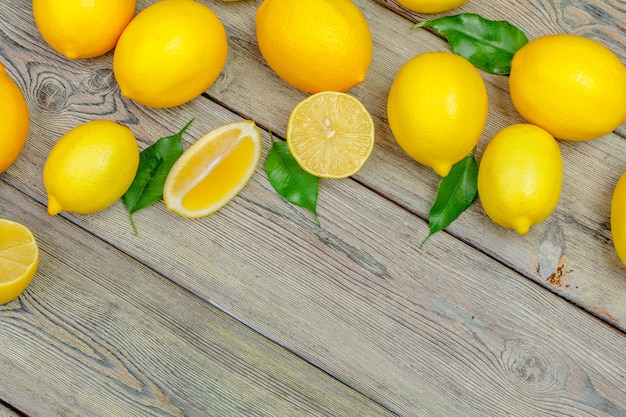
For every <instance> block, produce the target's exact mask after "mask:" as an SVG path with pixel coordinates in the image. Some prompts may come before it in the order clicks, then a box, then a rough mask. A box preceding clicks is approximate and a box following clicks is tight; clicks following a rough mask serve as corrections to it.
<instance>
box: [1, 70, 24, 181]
mask: <svg viewBox="0 0 626 417" xmlns="http://www.w3.org/2000/svg"><path fill="white" fill-rule="evenodd" d="M0 113H1V114H2V123H1V124H0V173H2V172H4V171H5V170H6V169H7V168H8V167H9V166H10V165H11V164H13V162H15V160H16V159H17V157H18V156H19V154H20V152H22V149H23V148H24V144H25V143H26V137H27V136H28V106H27V105H26V100H25V99H24V95H23V94H22V91H21V90H20V88H19V87H18V86H17V84H15V82H14V81H13V80H12V79H11V77H9V75H8V74H7V73H6V71H5V69H4V66H3V65H2V64H0Z"/></svg>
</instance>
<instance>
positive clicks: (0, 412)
mask: <svg viewBox="0 0 626 417" xmlns="http://www.w3.org/2000/svg"><path fill="white" fill-rule="evenodd" d="M0 416H2V417H20V414H18V413H17V412H15V411H14V410H13V409H11V408H8V407H7V406H5V405H4V404H2V403H1V402H0Z"/></svg>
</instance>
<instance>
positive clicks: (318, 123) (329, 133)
mask: <svg viewBox="0 0 626 417" xmlns="http://www.w3.org/2000/svg"><path fill="white" fill-rule="evenodd" d="M374 136H375V131H374V122H373V121H372V117H371V116H370V114H369V112H368V111H367V109H366V108H365V106H364V105H363V103H361V102H360V101H359V100H358V99H357V98H356V97H354V96H352V95H350V94H346V93H341V92H333V91H323V92H321V93H316V94H313V95H311V96H309V97H307V98H306V99H304V100H302V101H301V102H300V103H298V104H297V105H296V107H294V109H293V110H292V112H291V116H290V117H289V123H288V125H287V146H288V147H289V151H290V152H291V154H292V155H293V157H294V159H295V160H296V161H297V162H298V164H299V165H300V166H301V167H302V169H304V170H305V171H307V172H308V173H310V174H313V175H315V176H317V177H325V178H345V177H349V176H350V175H353V174H355V173H356V172H357V171H358V170H359V169H361V167H362V166H363V164H365V161H367V159H368V158H369V156H370V154H371V153H372V149H373V148H374Z"/></svg>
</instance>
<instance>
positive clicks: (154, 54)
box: [0, 0, 626, 303]
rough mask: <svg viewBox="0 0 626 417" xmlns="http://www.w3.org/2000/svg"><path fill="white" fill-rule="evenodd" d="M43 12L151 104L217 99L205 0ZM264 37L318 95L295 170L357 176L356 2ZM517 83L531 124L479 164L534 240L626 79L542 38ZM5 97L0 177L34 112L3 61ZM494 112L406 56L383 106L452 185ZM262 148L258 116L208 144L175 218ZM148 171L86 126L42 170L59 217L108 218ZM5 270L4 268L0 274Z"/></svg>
mask: <svg viewBox="0 0 626 417" xmlns="http://www.w3.org/2000/svg"><path fill="white" fill-rule="evenodd" d="M227 1H230V0H227ZM466 1H467V0H445V1H435V0H399V3H400V4H401V5H402V6H404V7H406V8H407V9H410V10H413V11H416V12H421V13H438V12H443V11H447V10H450V9H452V8H454V7H457V6H459V5H461V4H463V3H465V2H466ZM32 5H33V14H34V18H35V22H36V24H37V27H38V29H39V31H40V33H41V36H42V37H43V39H44V40H45V41H46V42H47V43H48V44H49V45H50V46H51V47H52V48H53V49H54V50H56V51H57V52H58V53H60V54H62V55H64V56H65V57H67V58H68V59H86V58H92V57H97V56H100V55H103V54H105V53H108V52H110V51H112V50H114V52H113V73H114V76H115V79H116V81H117V83H118V85H119V88H120V91H121V94H122V95H123V96H125V97H127V98H129V99H131V100H133V101H135V102H137V103H139V104H141V105H145V106H149V107H154V108H168V107H174V106H180V105H183V104H185V103H187V102H189V101H190V100H192V99H194V98H196V97H198V96H199V95H200V94H202V93H203V92H204V91H206V90H207V89H208V88H209V87H210V86H211V85H212V84H213V83H214V82H215V81H216V80H217V78H218V76H219V75H220V73H221V72H222V70H223V69H224V66H225V64H226V60H227V56H228V41H227V35H226V31H225V29H224V26H223V24H222V23H221V21H220V20H219V18H218V17H217V15H216V14H215V13H214V12H213V11H212V10H211V9H210V8H209V7H207V6H205V5H203V4H201V3H199V2H197V1H194V0H161V1H157V2H156V3H154V4H152V5H150V6H148V7H146V8H145V9H143V10H142V11H140V12H139V13H138V14H136V15H135V8H136V2H135V0H95V1H90V2H85V1H77V0H33V2H32ZM256 37H257V42H258V46H259V50H260V52H261V55H262V57H263V58H264V60H265V62H266V63H267V64H268V66H269V67H270V68H271V69H272V70H273V71H274V72H275V73H276V74H277V75H278V76H279V77H280V78H282V79H283V80H284V81H285V82H286V83H288V84H289V85H291V86H292V87H294V88H296V89H299V90H301V91H303V92H306V93H310V95H309V96H308V97H307V98H306V99H304V100H303V101H302V102H300V103H299V104H298V105H296V106H295V107H294V109H293V110H292V112H291V115H290V117H289V121H288V128H287V134H286V140H287V144H288V147H289V150H290V153H291V154H292V156H293V157H294V159H295V160H296V162H297V163H298V164H299V165H300V166H301V167H302V169H304V170H305V171H307V172H308V173H310V174H312V175H315V176H318V177H328V178H344V177H347V176H351V175H354V174H356V173H357V172H358V171H359V170H360V169H361V167H363V165H364V164H365V162H366V161H367V159H368V158H369V156H370V154H371V152H372V149H373V146H374V137H375V126H374V123H373V120H372V117H371V115H370V114H369V112H368V111H367V109H366V108H365V106H364V105H363V104H362V103H361V102H360V101H359V100H358V99H357V98H356V97H354V96H352V95H350V94H348V93H346V91H348V90H350V89H351V88H353V87H354V86H356V85H358V84H359V83H362V82H363V81H364V80H365V77H366V73H367V71H368V68H369V66H370V64H371V61H372V51H373V41H372V36H371V33H370V29H369V26H368V23H367V21H366V19H365V17H364V16H363V15H362V13H361V11H360V10H359V9H358V8H357V7H356V6H355V5H354V4H353V3H352V2H351V1H350V0H298V1H294V0H264V1H263V2H262V3H261V4H260V6H259V7H258V10H257V13H256ZM509 86H510V95H511V99H512V102H513V105H514V107H515V108H516V109H517V111H518V112H519V114H520V115H521V116H522V117H523V118H524V119H525V120H526V122H527V123H523V124H516V125H512V126H508V127H506V128H504V129H502V130H501V131H500V132H498V133H497V134H496V135H495V137H493V138H492V139H491V140H490V141H489V143H488V144H487V146H486V148H485V151H484V153H483V155H482V158H481V161H480V166H479V173H478V194H479V197H480V200H481V203H482V206H483V208H484V210H485V212H486V214H487V215H488V216H489V217H490V218H491V219H492V220H493V221H494V222H495V223H497V224H499V225H501V226H504V227H508V228H512V229H514V230H516V231H517V232H519V233H520V234H525V233H527V232H528V230H529V229H530V228H531V227H532V226H533V225H535V224H537V223H539V222H541V221H543V220H544V219H545V218H547V217H548V216H549V215H550V213H551V212H552V211H553V210H554V208H555V207H556V205H557V202H558V200H559V195H560V192H561V182H562V178H561V177H562V161H561V154H560V150H559V146H558V142H557V139H561V140H590V139H594V138H598V137H601V136H603V135H606V134H607V133H609V132H611V131H613V130H614V129H615V128H616V127H617V126H619V125H620V124H621V123H623V122H624V120H626V68H624V65H623V64H622V63H621V62H620V60H619V59H618V58H617V57H616V56H615V55H614V54H613V53H612V52H611V51H610V50H608V49H607V48H605V47H603V46H601V45H600V44H598V43H596V42H593V41H591V40H588V39H585V38H583V37H579V36H574V35H564V34H563V35H550V36H543V37H541V38H538V39H535V40H533V41H531V42H528V43H527V44H526V45H525V46H523V47H522V48H521V49H520V50H519V51H518V52H517V53H516V54H515V56H514V58H513V60H512V62H511V74H510V77H509ZM0 99H1V100H0V106H1V107H0V108H1V109H2V110H3V115H4V116H3V117H4V118H5V119H6V120H9V122H7V123H4V124H3V126H2V129H3V130H2V131H1V132H0V134H2V136H3V137H5V138H8V139H6V140H5V141H6V142H7V145H6V146H4V147H3V149H2V151H1V152H0V172H2V171H4V170H5V169H7V168H8V167H9V166H10V165H11V164H12V163H13V162H14V161H15V159H16V158H17V156H18V155H19V153H20V152H21V150H22V148H23V146H24V143H25V141H26V137H27V134H28V109H27V107H26V102H25V100H24V97H23V95H22V93H21V92H20V90H19V88H18V87H17V85H16V84H15V83H14V82H13V80H11V79H10V78H9V77H8V76H7V74H6V72H5V71H4V68H3V67H2V66H0ZM488 108H489V98H488V95H487V90H486V88H485V84H484V82H483V79H482V77H481V75H480V73H479V72H478V70H477V69H476V68H475V67H474V65H472V64H471V63H470V62H469V61H467V60H466V59H465V58H462V57H460V56H458V55H455V54H453V53H451V52H426V53H422V54H420V55H417V56H415V57H413V58H412V59H410V60H409V61H408V62H406V63H405V64H404V65H403V66H402V68H401V69H400V71H399V72H398V73H397V74H396V76H395V78H394V80H393V82H392V85H391V87H390V90H389V94H388V97H387V116H388V121H389V127H390V129H391V132H392V134H393V136H394V138H395V140H396V141H397V143H398V145H399V146H400V147H401V148H402V149H403V150H404V151H405V152H406V153H407V154H408V155H410V156H411V157H412V158H413V159H415V160H416V161H417V162H419V163H421V164H424V165H426V166H428V167H430V168H432V169H433V170H434V171H435V172H436V173H437V174H439V175H440V176H442V177H444V176H446V175H447V174H448V173H449V172H450V169H451V167H452V166H453V165H454V164H455V163H457V162H458V161H460V160H461V159H462V158H464V157H465V156H467V155H468V154H469V153H471V152H472V150H473V149H475V148H476V145H477V143H478V141H479V139H480V137H481V136H482V134H483V131H484V128H485V126H486V123H487V118H488ZM260 153H261V134H260V132H259V130H258V128H257V127H256V126H255V124H254V122H252V121H242V122H238V123H231V124H229V125H226V126H222V127H220V128H217V129H215V130H214V131H212V132H209V133H207V134H206V135H204V136H203V137H201V138H200V139H198V140H197V141H196V143H194V144H193V145H192V146H191V147H190V148H188V149H187V150H186V151H185V153H184V154H183V156H181V157H180V158H179V160H178V161H177V162H176V164H175V165H174V166H173V168H172V169H171V171H170V172H169V175H168V178H167V181H166V182H165V186H164V193H163V198H164V200H165V203H166V207H167V208H168V209H170V210H171V211H173V212H176V213H178V214H180V215H182V216H185V217H201V216H205V215H207V214H210V213H213V212H215V211H216V210H218V209H219V208H221V207H223V206H224V205H225V204H227V203H228V201H230V200H231V199H232V198H233V197H234V196H235V195H236V194H237V193H238V192H239V191H240V190H241V189H242V188H243V186H244V185H245V184H246V183H247V182H248V180H249V179H250V177H251V176H252V175H253V173H254V171H255V169H256V167H257V164H258V161H259V157H260ZM139 163H140V152H139V148H138V144H137V141H136V139H135V136H134V135H133V133H132V131H131V130H130V129H129V128H128V127H126V126H123V125H121V124H119V123H116V122H113V121H108V120H95V121H90V122H86V123H83V124H82V125H79V126H76V127H75V128H73V129H71V130H70V131H69V132H67V133H66V134H65V135H64V136H63V137H62V138H61V139H60V140H59V141H58V142H57V143H56V144H55V146H54V147H53V149H52V150H51V152H50V154H49V155H48V158H47V159H46V162H45V165H44V169H43V178H44V185H45V187H46V191H47V193H48V213H49V214H50V215H54V214H57V213H59V212H60V211H62V210H67V211H72V212H76V213H93V212H95V211H99V210H103V209H104V208H106V207H108V206H110V205H111V204H113V203H114V202H115V201H117V200H119V199H120V197H121V196H122V195H123V194H124V193H125V192H126V190H127V189H128V188H129V186H130V184H131V183H132V181H133V179H134V177H135V175H136V173H137V169H138V166H139ZM217 177H219V178H217ZM224 178H228V179H229V181H227V182H224V181H223V179H224ZM216 184H217V185H216ZM625 196H626V179H623V180H621V181H620V183H619V184H618V186H617V187H616V190H615V197H614V200H613V207H612V211H613V215H612V222H613V223H612V227H613V233H614V241H615V246H616V248H617V251H618V254H619V255H620V257H621V258H622V260H623V261H624V262H625V263H626V197H625ZM3 228H4V229H6V230H9V231H11V230H18V229H19V230H21V229H20V228H19V227H18V226H16V225H15V224H13V223H12V222H0V251H2V240H3V239H4V237H3V236H6V233H4V235H3V234H2V233H3ZM7 233H8V232H7ZM11 233H12V232H11ZM20 236H22V237H23V239H22V242H23V244H20V246H19V247H23V248H25V249H24V252H29V254H28V255H24V256H23V260H22V262H21V263H20V265H21V266H20V267H19V268H17V269H15V271H16V272H13V273H12V274H13V275H11V276H13V277H14V279H10V280H9V281H8V282H9V283H11V282H16V283H20V285H15V286H14V287H13V288H15V289H16V290H15V291H14V292H13V293H12V294H14V295H15V297H16V296H17V294H19V292H21V290H23V287H22V284H24V283H26V284H25V285H27V283H28V282H29V281H30V278H31V277H32V274H34V269H36V267H37V263H38V260H39V252H38V249H37V245H36V243H35V240H34V237H32V234H29V232H25V231H23V230H21V231H20ZM16 247H17V246H16ZM33 248H34V249H33ZM5 267H6V265H2V263H1V262H0V269H1V268H5ZM7 276H8V275H7ZM0 285H3V284H2V282H0ZM4 285H6V283H5V284H4ZM11 285H13V284H11ZM6 301H7V300H0V303H2V302H6Z"/></svg>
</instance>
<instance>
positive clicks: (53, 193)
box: [43, 120, 139, 216]
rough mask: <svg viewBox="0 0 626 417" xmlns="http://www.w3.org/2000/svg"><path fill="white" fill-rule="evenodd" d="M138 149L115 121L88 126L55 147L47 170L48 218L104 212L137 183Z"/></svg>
mask: <svg viewBox="0 0 626 417" xmlns="http://www.w3.org/2000/svg"><path fill="white" fill-rule="evenodd" d="M138 166H139V148H138V146H137V141H136V140H135V136H134V135H133V133H132V131H131V130H130V129H129V128H128V127H126V126H123V125H121V124H118V123H116V122H113V121H111V120H94V121H91V122H86V123H83V124H81V125H78V126H77V127H75V128H73V129H72V130H70V131H69V132H67V133H66V134H65V135H64V136H63V137H62V138H61V139H59V141H58V142H57V143H56V144H55V145H54V147H53V148H52V150H51V151H50V154H49V155H48V158H47V159H46V162H45V164H44V168H43V182H44V185H45V187H46V191H47V193H48V214H50V215H51V216H53V215H55V214H57V213H59V212H60V211H62V210H67V211H72V212H76V213H81V214H87V213H94V212H96V211H100V210H103V209H105V208H107V207H108V206H110V205H111V204H113V203H114V202H115V201H116V200H118V199H120V198H121V197H122V195H123V194H124V193H125V192H126V190H128V187H130V184H131V183H132V182H133V180H134V179H135V174H136V173H137V168H138Z"/></svg>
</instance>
